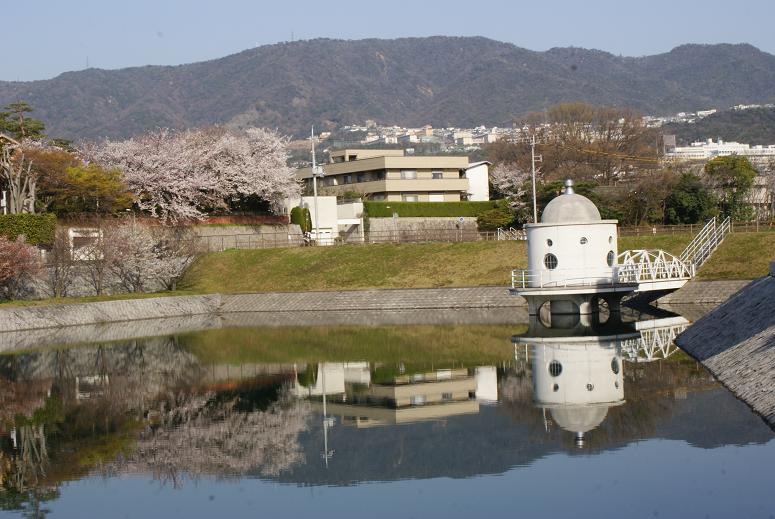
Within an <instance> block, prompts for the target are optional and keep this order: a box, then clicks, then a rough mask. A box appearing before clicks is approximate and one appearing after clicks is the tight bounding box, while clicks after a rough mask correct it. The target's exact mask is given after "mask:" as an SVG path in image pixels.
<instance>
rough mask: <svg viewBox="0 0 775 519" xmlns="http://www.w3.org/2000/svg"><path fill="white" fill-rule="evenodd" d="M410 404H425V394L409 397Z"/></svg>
mask: <svg viewBox="0 0 775 519" xmlns="http://www.w3.org/2000/svg"><path fill="white" fill-rule="evenodd" d="M409 404H411V405H425V395H412V396H411V397H410V398H409Z"/></svg>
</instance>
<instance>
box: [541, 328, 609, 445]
mask: <svg viewBox="0 0 775 519" xmlns="http://www.w3.org/2000/svg"><path fill="white" fill-rule="evenodd" d="M585 339H586V340H585V341H584V342H582V343H579V342H576V343H571V344H551V343H549V344H547V343H543V344H533V345H532V347H533V359H532V366H533V395H534V399H535V402H536V404H537V405H539V406H540V407H543V408H545V409H549V410H550V412H551V415H552V418H553V419H554V421H555V422H556V423H557V425H559V426H560V427H562V428H563V429H565V430H567V431H571V432H573V433H575V434H576V441H577V443H578V442H582V441H583V438H584V433H586V432H588V431H591V430H592V429H594V428H595V427H597V426H599V425H600V424H601V423H602V422H603V420H604V419H605V417H606V415H607V414H608V408H609V407H611V406H614V405H620V404H622V403H623V402H624V382H623V380H622V368H623V366H622V357H621V350H620V347H619V342H620V341H619V340H618V339H616V338H614V339H608V338H605V337H586V338H585Z"/></svg>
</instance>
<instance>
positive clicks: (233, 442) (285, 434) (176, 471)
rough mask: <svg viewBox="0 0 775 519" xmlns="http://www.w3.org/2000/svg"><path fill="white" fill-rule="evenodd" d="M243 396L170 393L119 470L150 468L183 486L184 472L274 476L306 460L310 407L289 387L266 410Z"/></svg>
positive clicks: (142, 470) (192, 474) (136, 470)
mask: <svg viewBox="0 0 775 519" xmlns="http://www.w3.org/2000/svg"><path fill="white" fill-rule="evenodd" d="M243 400H244V399H243V398H242V397H241V396H239V395H237V396H234V397H233V398H231V399H228V400H223V399H220V398H217V396H216V395H215V394H213V393H208V394H205V395H196V394H191V393H181V394H178V395H175V396H170V397H169V398H168V399H167V400H165V401H163V402H161V403H160V405H159V409H158V410H157V411H153V412H152V413H151V415H150V416H152V417H153V420H154V422H155V424H154V425H153V426H150V427H148V428H147V429H146V430H145V431H144V433H143V434H142V435H141V438H140V440H139V442H138V444H137V447H136V450H135V452H134V453H133V454H131V455H130V457H129V458H128V459H127V460H125V461H124V463H123V464H121V466H117V467H116V468H117V469H119V470H122V469H123V470H128V471H133V472H149V473H152V474H153V475H154V477H156V478H158V479H161V480H169V481H172V482H173V484H175V485H177V484H179V482H180V477H181V476H183V475H186V476H193V477H197V476H200V475H216V476H229V475H237V474H245V473H247V472H249V471H258V472H260V473H261V474H262V475H266V476H270V475H277V474H279V473H280V472H283V471H286V470H288V469H290V468H292V467H293V466H294V465H296V464H297V463H299V462H301V461H302V459H303V455H302V451H301V447H300V445H299V443H298V436H299V433H301V432H302V431H304V430H305V429H306V428H307V424H308V420H307V418H308V416H309V412H310V408H309V405H308V404H307V403H305V402H301V401H298V400H294V399H292V398H291V397H290V395H289V393H288V392H287V391H286V390H285V389H283V390H281V392H280V394H279V397H278V399H277V400H276V401H274V402H273V403H270V404H269V405H268V407H267V408H266V409H260V408H259V409H255V408H251V406H249V405H248V406H246V403H245V402H244V401H243Z"/></svg>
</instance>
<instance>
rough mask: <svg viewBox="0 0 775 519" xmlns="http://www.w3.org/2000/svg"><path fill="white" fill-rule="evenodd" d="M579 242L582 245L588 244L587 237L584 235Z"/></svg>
mask: <svg viewBox="0 0 775 519" xmlns="http://www.w3.org/2000/svg"><path fill="white" fill-rule="evenodd" d="M579 243H580V244H582V245H586V244H587V238H586V237H585V236H582V237H581V239H580V240H579Z"/></svg>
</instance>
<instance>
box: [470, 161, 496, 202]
mask: <svg viewBox="0 0 775 519" xmlns="http://www.w3.org/2000/svg"><path fill="white" fill-rule="evenodd" d="M491 165H492V164H491V163H490V162H487V161H486V160H485V161H481V162H472V163H470V164H469V165H468V167H467V168H466V169H465V170H463V174H464V176H465V178H467V179H468V199H469V200H470V201H472V202H483V201H487V200H489V199H490V181H489V179H490V166H491Z"/></svg>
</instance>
